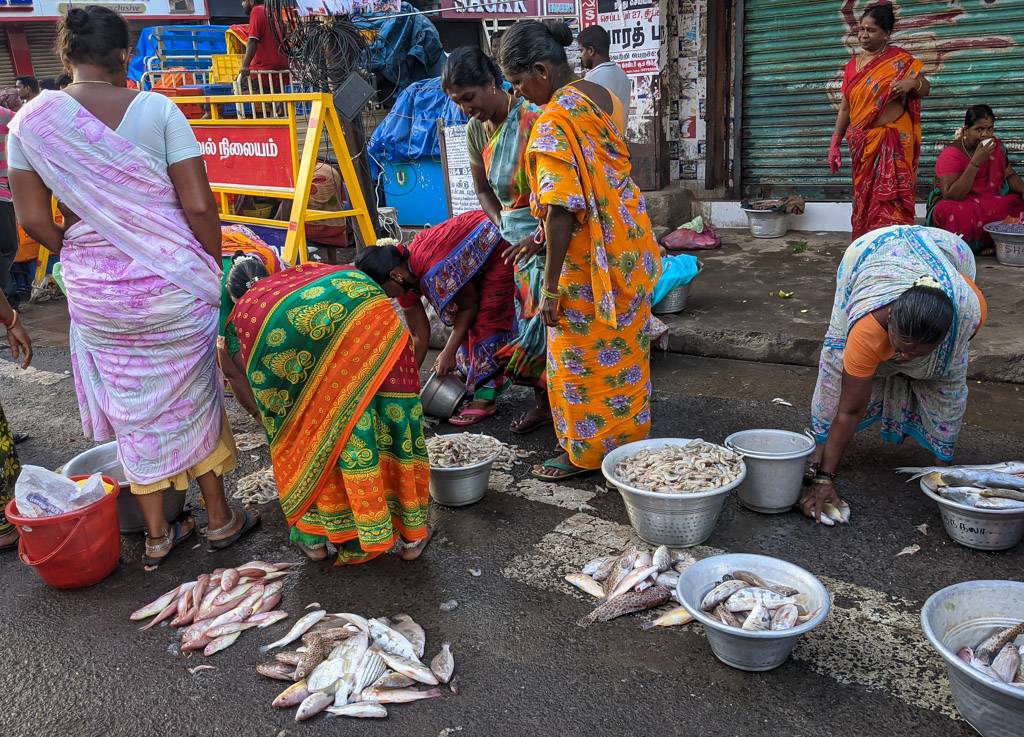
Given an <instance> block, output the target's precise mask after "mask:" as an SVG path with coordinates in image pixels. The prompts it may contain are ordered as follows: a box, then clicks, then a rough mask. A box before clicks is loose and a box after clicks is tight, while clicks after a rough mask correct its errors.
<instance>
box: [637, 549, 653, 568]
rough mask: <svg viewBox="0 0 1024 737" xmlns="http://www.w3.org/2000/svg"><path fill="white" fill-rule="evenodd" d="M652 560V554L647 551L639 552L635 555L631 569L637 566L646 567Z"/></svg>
mask: <svg viewBox="0 0 1024 737" xmlns="http://www.w3.org/2000/svg"><path fill="white" fill-rule="evenodd" d="M653 562H654V556H653V555H651V554H650V553H647V552H643V553H640V554H639V555H637V556H636V560H634V561H633V570H636V569H637V568H647V567H648V566H649V565H651V563H653Z"/></svg>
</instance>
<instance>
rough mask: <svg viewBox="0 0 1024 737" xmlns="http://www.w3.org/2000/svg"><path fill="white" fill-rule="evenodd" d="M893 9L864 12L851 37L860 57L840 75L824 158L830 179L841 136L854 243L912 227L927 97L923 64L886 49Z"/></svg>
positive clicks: (836, 163)
mask: <svg viewBox="0 0 1024 737" xmlns="http://www.w3.org/2000/svg"><path fill="white" fill-rule="evenodd" d="M895 24H896V17H895V15H894V13H893V10H892V6H890V5H888V4H882V3H879V4H877V5H873V6H871V7H869V8H868V9H867V10H865V11H864V14H863V15H862V16H861V19H860V27H859V29H858V32H857V38H858V40H859V41H860V45H861V48H862V49H863V52H862V53H861V54H859V55H857V56H855V57H854V58H852V59H850V61H849V63H848V64H847V65H846V69H845V71H844V73H843V101H842V103H841V104H840V106H839V114H838V115H837V116H836V127H835V133H834V134H833V135H832V144H831V146H830V147H829V152H828V164H829V168H830V169H831V170H832V172H833V173H835V172H838V171H839V169H840V167H841V166H842V165H843V158H842V153H841V152H840V148H839V145H840V142H841V141H842V139H843V137H844V136H845V137H846V143H847V146H848V147H849V149H850V159H851V166H852V168H853V218H852V223H851V226H852V230H853V236H852V237H853V240H856V239H857V238H859V237H860V236H862V235H864V234H865V233H867V232H869V231H872V230H876V229H878V228H885V227H888V226H890V225H913V224H914V202H915V186H916V182H917V162H918V159H919V158H920V155H921V98H923V97H927V95H928V92H929V91H930V90H931V85H930V84H929V82H928V80H927V79H925V78H924V76H923V75H922V74H921V70H922V64H921V62H920V61H919V60H917V59H915V58H914V57H913V56H911V55H910V54H908V53H907V52H906V51H904V50H903V49H901V48H899V47H898V46H892V45H890V43H889V36H890V34H891V33H892V31H893V27H894V26H895Z"/></svg>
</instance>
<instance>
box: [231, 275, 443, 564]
mask: <svg viewBox="0 0 1024 737" xmlns="http://www.w3.org/2000/svg"><path fill="white" fill-rule="evenodd" d="M228 290H229V292H230V293H231V297H232V299H233V300H234V301H235V308H234V310H233V311H232V313H231V317H230V319H229V320H228V324H227V328H226V331H225V333H226V334H225V339H226V353H227V357H225V356H223V355H222V360H230V361H233V362H234V363H235V365H236V367H237V369H238V371H236V372H232V373H234V374H235V375H236V376H240V375H242V372H244V377H245V379H247V381H246V380H244V379H243V380H241V381H238V380H237V379H233V380H232V387H233V388H234V390H235V396H237V397H238V399H239V402H241V404H242V406H243V407H245V408H246V409H248V410H249V411H250V413H252V414H253V416H255V417H256V418H257V419H258V420H259V421H260V422H261V423H262V425H263V427H264V429H265V430H266V432H267V437H268V439H269V441H270V457H271V460H272V461H273V464H274V477H275V479H276V481H277V488H278V493H279V495H280V499H281V509H282V510H283V511H284V515H285V517H286V518H287V520H288V524H289V525H290V526H291V540H292V542H293V543H296V544H297V545H298V547H299V548H300V549H302V551H303V552H304V553H306V555H308V556H309V557H311V558H313V559H316V560H319V559H322V558H324V557H326V555H327V551H326V543H327V542H328V541H330V542H331V543H333V544H334V545H335V547H337V549H338V559H337V563H338V565H343V564H346V563H363V562H366V561H368V560H371V559H372V558H375V557H376V556H378V555H380V554H381V553H386V552H389V551H391V550H395V549H397V550H399V551H401V555H402V557H403V558H406V559H407V560H408V559H412V558H415V557H417V556H418V555H419V553H420V552H421V551H422V549H423V548H424V547H425V545H426V542H427V540H428V539H429V537H430V530H429V528H428V527H427V504H428V501H429V493H428V489H427V486H428V482H429V474H430V468H429V464H428V462H427V449H426V443H425V441H424V438H423V408H422V406H421V405H420V400H419V390H420V382H419V371H418V370H417V368H416V362H415V360H414V358H413V354H412V349H411V348H410V347H409V333H408V331H406V330H405V328H403V327H402V324H401V322H400V321H399V319H398V314H397V313H396V312H395V310H394V308H393V307H392V306H391V303H390V302H389V301H388V298H387V297H386V296H385V295H384V292H383V291H382V290H381V288H380V287H378V286H377V285H376V284H374V283H373V282H372V281H371V280H370V278H369V277H368V276H366V275H365V274H363V273H362V272H361V271H357V270H355V269H352V268H346V267H341V266H328V265H326V264H318V263H309V264H303V265H302V266H297V267H295V268H293V269H286V270H284V271H281V272H278V273H277V274H273V275H270V276H268V275H267V270H266V268H265V267H264V265H263V263H262V261H260V260H258V259H254V258H253V259H240V260H238V261H236V262H235V265H234V266H233V267H232V269H231V274H230V276H229V277H228ZM230 376H231V374H229V377H230Z"/></svg>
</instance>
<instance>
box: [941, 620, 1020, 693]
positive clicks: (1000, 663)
mask: <svg viewBox="0 0 1024 737" xmlns="http://www.w3.org/2000/svg"><path fill="white" fill-rule="evenodd" d="M1021 635H1024V622H1020V623H1018V624H1015V625H1013V626H1012V627H1001V628H999V629H998V630H997V631H995V632H994V633H992V634H991V635H990V636H989V637H987V638H986V639H985V640H984V642H982V643H980V644H979V645H978V646H977V647H976V648H970V647H964V648H961V649H960V650H959V651H958V652H957V656H959V657H960V659H961V660H963V661H964V662H965V663H967V664H968V665H970V666H971V667H972V668H973V669H974V670H976V671H978V672H979V673H980V674H982V675H983V676H985V677H986V678H989V679H990V680H993V681H997V682H999V683H1006V684H1009V685H1011V686H1014V687H1016V688H1020V689H1024V644H1018V643H1017V640H1018V638H1020V637H1021Z"/></svg>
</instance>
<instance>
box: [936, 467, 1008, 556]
mask: <svg viewBox="0 0 1024 737" xmlns="http://www.w3.org/2000/svg"><path fill="white" fill-rule="evenodd" d="M921 490H922V491H923V492H924V493H925V494H927V495H928V497H929V498H931V499H932V500H933V501H934V502H936V503H937V504H938V505H939V514H940V515H942V526H943V527H945V528H946V534H947V535H949V536H950V537H951V538H953V540H955V541H956V542H958V543H960V544H961V545H963V546H964V547H966V548H974V549H975V550H1009V549H1010V548H1012V547H1015V546H1016V545H1017V544H1018V543H1019V542H1020V541H1021V539H1022V538H1024V507H1019V508H1017V509H978V507H972V506H970V505H968V504H961V503H960V502H954V501H953V500H952V499H946V498H945V497H944V496H942V495H941V494H939V493H938V492H936V491H933V490H932V489H930V488H928V484H926V483H925V480H924V479H921Z"/></svg>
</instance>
